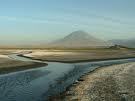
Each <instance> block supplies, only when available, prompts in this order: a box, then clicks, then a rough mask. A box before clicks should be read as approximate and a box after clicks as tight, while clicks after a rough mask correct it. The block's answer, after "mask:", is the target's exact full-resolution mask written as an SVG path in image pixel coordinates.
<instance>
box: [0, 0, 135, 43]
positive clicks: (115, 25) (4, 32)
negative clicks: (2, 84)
mask: <svg viewBox="0 0 135 101" xmlns="http://www.w3.org/2000/svg"><path fill="white" fill-rule="evenodd" d="M76 30H84V31H87V32H89V33H90V34H92V35H94V36H97V37H101V38H102V39H106V40H108V39H112V38H113V39H115V38H117V39H121V38H135V0H0V42H1V43H5V42H7V43H19V42H38V41H48V40H54V39H57V38H60V37H63V36H65V35H67V34H69V33H71V32H72V31H76Z"/></svg>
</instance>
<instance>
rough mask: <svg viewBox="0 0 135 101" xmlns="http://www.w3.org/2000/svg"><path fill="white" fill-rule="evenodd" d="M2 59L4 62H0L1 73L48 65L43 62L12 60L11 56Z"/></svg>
mask: <svg viewBox="0 0 135 101" xmlns="http://www.w3.org/2000/svg"><path fill="white" fill-rule="evenodd" d="M2 61H3V62H1V63H0V75H2V74H8V73H11V72H17V71H23V70H27V69H31V68H39V67H42V66H47V65H48V64H47V63H42V62H27V61H26V62H24V61H18V60H12V59H10V58H3V59H2Z"/></svg>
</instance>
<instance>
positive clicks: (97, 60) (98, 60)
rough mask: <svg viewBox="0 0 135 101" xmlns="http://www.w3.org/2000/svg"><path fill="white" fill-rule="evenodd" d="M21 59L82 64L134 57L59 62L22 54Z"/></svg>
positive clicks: (132, 57)
mask: <svg viewBox="0 0 135 101" xmlns="http://www.w3.org/2000/svg"><path fill="white" fill-rule="evenodd" d="M18 56H21V57H25V58H29V59H32V60H39V61H42V62H59V63H83V62H100V61H107V60H108V61H109V60H120V59H134V58H135V56H131V57H118V58H102V59H86V60H71V61H61V60H49V59H46V60H45V59H36V58H34V57H28V56H24V55H23V54H21V55H18Z"/></svg>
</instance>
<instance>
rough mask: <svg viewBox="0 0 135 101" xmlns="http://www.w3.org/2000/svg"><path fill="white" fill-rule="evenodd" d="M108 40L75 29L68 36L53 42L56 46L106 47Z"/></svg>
mask: <svg viewBox="0 0 135 101" xmlns="http://www.w3.org/2000/svg"><path fill="white" fill-rule="evenodd" d="M108 45H109V44H108V42H105V41H103V40H101V39H98V38H95V37H93V36H91V35H89V34H88V33H86V32H84V31H81V30H80V31H75V32H72V33H71V34H69V35H68V36H66V37H64V38H62V39H60V40H57V41H55V42H52V43H51V46H56V47H104V46H108Z"/></svg>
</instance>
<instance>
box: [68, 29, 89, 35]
mask: <svg viewBox="0 0 135 101" xmlns="http://www.w3.org/2000/svg"><path fill="white" fill-rule="evenodd" d="M69 35H89V34H88V33H87V32H85V31H83V30H78V31H74V32H72V33H71V34H69Z"/></svg>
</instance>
